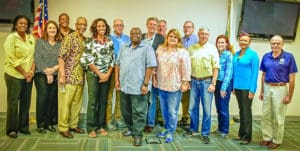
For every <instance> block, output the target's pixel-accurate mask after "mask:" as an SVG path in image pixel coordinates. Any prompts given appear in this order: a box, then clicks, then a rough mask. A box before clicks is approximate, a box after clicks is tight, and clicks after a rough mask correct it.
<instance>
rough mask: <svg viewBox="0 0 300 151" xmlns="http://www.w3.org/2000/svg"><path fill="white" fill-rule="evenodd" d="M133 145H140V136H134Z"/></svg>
mask: <svg viewBox="0 0 300 151" xmlns="http://www.w3.org/2000/svg"><path fill="white" fill-rule="evenodd" d="M133 146H142V138H141V137H136V138H134V140H133Z"/></svg>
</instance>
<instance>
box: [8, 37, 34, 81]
mask: <svg viewBox="0 0 300 151" xmlns="http://www.w3.org/2000/svg"><path fill="white" fill-rule="evenodd" d="M25 38H26V41H25V42H24V41H23V40H22V38H21V37H20V36H19V34H18V33H17V32H13V33H11V34H10V35H8V36H7V38H6V39H5V42H4V44H3V47H4V50H5V53H6V59H5V64H4V72H5V73H7V74H8V75H10V76H13V77H15V78H18V79H25V77H24V76H23V75H22V74H21V73H20V72H18V71H17V70H16V69H15V67H17V66H19V65H21V67H22V68H23V69H24V71H25V72H29V71H30V70H31V67H32V64H33V61H34V57H33V55H34V45H35V40H34V37H33V36H32V35H28V34H26V35H25Z"/></svg>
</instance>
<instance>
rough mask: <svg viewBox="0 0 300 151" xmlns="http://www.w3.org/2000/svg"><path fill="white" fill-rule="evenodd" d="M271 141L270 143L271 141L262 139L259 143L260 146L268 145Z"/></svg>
mask: <svg viewBox="0 0 300 151" xmlns="http://www.w3.org/2000/svg"><path fill="white" fill-rule="evenodd" d="M271 143H272V141H264V140H263V141H261V142H260V145H261V146H268V145H270V144H271Z"/></svg>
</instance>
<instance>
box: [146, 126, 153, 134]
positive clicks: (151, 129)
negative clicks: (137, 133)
mask: <svg viewBox="0 0 300 151" xmlns="http://www.w3.org/2000/svg"><path fill="white" fill-rule="evenodd" d="M152 131H153V127H152V126H146V127H145V128H144V132H145V133H151V132H152Z"/></svg>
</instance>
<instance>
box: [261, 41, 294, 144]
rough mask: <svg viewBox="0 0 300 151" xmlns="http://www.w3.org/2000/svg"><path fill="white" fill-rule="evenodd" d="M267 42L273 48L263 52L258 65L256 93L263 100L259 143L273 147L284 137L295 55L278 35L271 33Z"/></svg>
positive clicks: (291, 91)
mask: <svg viewBox="0 0 300 151" xmlns="http://www.w3.org/2000/svg"><path fill="white" fill-rule="evenodd" d="M270 45H271V49H272V51H271V52H268V53H266V54H265V55H264V56H263V59H262V62H261V65H260V70H261V71H262V72H263V74H262V79H261V93H260V96H259V97H260V99H261V100H263V109H262V121H261V124H262V125H261V127H262V136H263V140H262V141H261V143H260V145H262V146H266V147H268V148H271V149H275V148H278V147H279V146H280V144H282V141H283V136H284V135H283V133H284V120H285V114H286V108H287V104H289V103H291V99H292V96H293V93H294V88H295V76H296V74H295V73H296V72H298V69H297V65H296V62H295V59H294V56H293V55H292V54H291V53H289V52H286V51H284V50H283V49H282V47H283V38H282V37H281V36H279V35H275V36H273V37H272V39H271V43H270Z"/></svg>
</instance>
